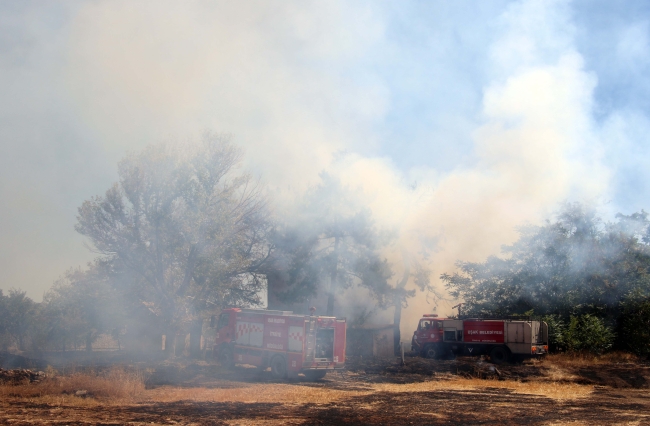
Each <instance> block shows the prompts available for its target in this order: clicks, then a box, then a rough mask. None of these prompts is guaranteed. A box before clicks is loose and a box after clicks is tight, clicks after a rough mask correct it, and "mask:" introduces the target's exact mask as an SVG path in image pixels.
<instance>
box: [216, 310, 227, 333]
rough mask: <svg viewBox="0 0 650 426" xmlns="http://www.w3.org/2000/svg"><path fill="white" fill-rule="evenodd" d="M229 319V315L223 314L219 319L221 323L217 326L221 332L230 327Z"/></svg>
mask: <svg viewBox="0 0 650 426" xmlns="http://www.w3.org/2000/svg"><path fill="white" fill-rule="evenodd" d="M229 318H230V315H229V314H221V316H220V317H219V323H218V324H217V330H221V329H222V328H224V327H226V326H227V325H228V319H229Z"/></svg>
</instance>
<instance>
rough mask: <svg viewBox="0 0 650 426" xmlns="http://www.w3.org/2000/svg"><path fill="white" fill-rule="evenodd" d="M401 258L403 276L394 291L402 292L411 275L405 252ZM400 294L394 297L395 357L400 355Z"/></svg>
mask: <svg viewBox="0 0 650 426" xmlns="http://www.w3.org/2000/svg"><path fill="white" fill-rule="evenodd" d="M402 257H403V258H404V275H403V276H402V280H401V281H400V282H399V283H398V284H397V286H396V288H395V289H396V290H404V288H405V287H406V283H407V282H408V280H409V277H410V275H411V265H410V263H409V259H408V255H407V254H406V252H403V253H402ZM400 294H401V292H398V294H397V295H396V296H395V313H394V316H393V349H394V353H395V355H396V356H399V355H401V351H400V349H401V348H400V342H401V340H402V335H401V331H400V324H401V322H402V298H401V296H400Z"/></svg>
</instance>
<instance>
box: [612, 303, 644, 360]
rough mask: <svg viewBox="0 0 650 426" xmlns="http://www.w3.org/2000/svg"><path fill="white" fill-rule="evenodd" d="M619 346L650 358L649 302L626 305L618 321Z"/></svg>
mask: <svg viewBox="0 0 650 426" xmlns="http://www.w3.org/2000/svg"><path fill="white" fill-rule="evenodd" d="M619 342H620V346H621V347H622V348H624V349H627V350H630V351H632V352H633V353H635V354H637V355H640V356H645V357H648V356H650V301H648V300H646V301H643V302H639V303H634V304H628V305H627V306H626V307H625V309H624V312H623V315H622V316H621V320H620V339H619Z"/></svg>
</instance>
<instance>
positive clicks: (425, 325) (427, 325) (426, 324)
mask: <svg viewBox="0 0 650 426" xmlns="http://www.w3.org/2000/svg"><path fill="white" fill-rule="evenodd" d="M432 327H433V321H431V320H423V321H420V330H430V329H431V328H432Z"/></svg>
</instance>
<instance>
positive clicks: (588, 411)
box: [0, 354, 650, 425]
mask: <svg viewBox="0 0 650 426" xmlns="http://www.w3.org/2000/svg"><path fill="white" fill-rule="evenodd" d="M608 381H609V382H610V383H607V382H608ZM649 384H650V366H649V365H648V364H646V363H644V362H642V361H640V360H638V359H635V358H634V357H631V356H629V355H625V354H614V355H608V356H606V357H599V358H598V357H586V356H582V357H581V356H572V357H570V356H566V355H556V356H550V357H548V358H546V359H545V360H542V361H535V362H526V363H524V364H520V365H504V366H500V367H498V369H495V368H494V367H492V366H491V365H490V364H488V363H485V362H483V361H480V360H477V359H471V358H467V359H464V358H459V359H457V360H454V361H430V360H422V359H420V358H409V359H407V365H406V366H404V367H401V366H399V364H398V363H397V361H396V360H383V361H374V362H356V363H355V362H352V363H351V368H350V369H349V370H348V371H346V372H341V373H334V374H329V375H328V376H327V377H326V378H325V379H324V380H320V381H318V382H308V381H306V380H296V381H287V382H276V381H274V380H272V379H271V377H270V374H269V373H268V372H259V371H257V370H256V369H253V368H245V367H236V368H235V369H234V370H223V369H221V368H220V367H219V366H215V365H210V364H208V363H193V364H182V363H175V364H173V363H162V364H160V365H150V366H144V365H141V366H129V367H124V368H122V367H113V368H110V369H103V370H91V369H80V370H78V371H75V372H71V373H66V374H56V373H55V372H54V371H50V372H49V374H48V377H47V378H46V379H44V380H41V381H40V382H37V383H27V382H25V383H18V384H8V383H7V384H3V385H0V423H1V424H12V425H24V424H31V425H33V424H42V425H45V424H47V425H55V424H60V425H64V424H65V425H72V424H74V425H84V424H101V425H118V424H133V425H139V424H143V425H144V424H196V425H206V424H207V425H235V424H237V425H247V424H250V425H257V424H262V425H280V424H296V425H298V424H300V425H315V424H350V425H363V424H386V425H392V424H431V425H434V424H435V425H437V424H445V425H452V424H453V425H456V424H467V425H470V424H538V425H561V424H567V425H592V424H620V425H636V424H650V393H649V392H648V387H647V386H648V385H649Z"/></svg>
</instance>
